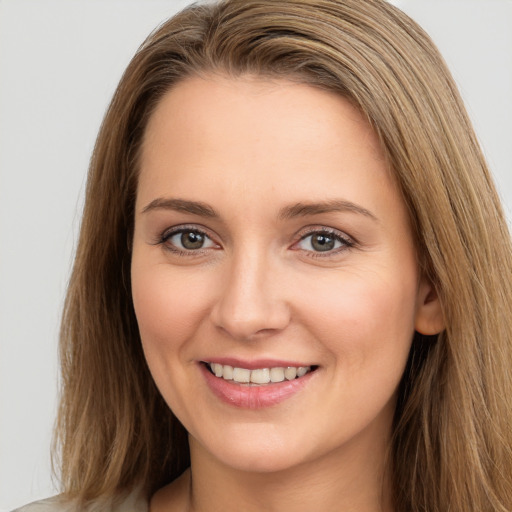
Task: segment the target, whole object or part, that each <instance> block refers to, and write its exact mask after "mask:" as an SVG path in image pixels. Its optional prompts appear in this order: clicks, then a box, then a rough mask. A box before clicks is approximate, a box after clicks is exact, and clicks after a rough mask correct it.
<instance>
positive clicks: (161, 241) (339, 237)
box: [156, 226, 356, 258]
mask: <svg viewBox="0 0 512 512" xmlns="http://www.w3.org/2000/svg"><path fill="white" fill-rule="evenodd" d="M183 233H195V234H199V235H202V236H203V237H205V239H208V240H210V241H211V242H212V244H215V242H213V240H212V238H211V237H210V236H209V235H208V233H206V231H204V230H202V229H198V228H197V227H195V226H190V227H189V226H179V227H176V228H172V229H170V230H166V231H164V232H163V233H162V234H161V235H160V236H159V237H158V239H157V241H156V244H157V245H163V246H165V248H166V250H168V251H171V252H173V253H174V254H177V255H178V256H188V257H190V256H198V255H202V254H204V252H205V251H206V250H208V249H210V248H211V247H206V248H203V247H201V248H199V249H197V250H195V249H180V248H179V247H176V246H175V245H174V244H170V243H168V242H169V240H170V239H171V238H172V237H173V236H175V235H179V234H183ZM313 235H327V236H329V237H332V238H333V239H334V241H335V242H339V243H340V244H341V246H340V247H338V248H336V249H334V250H327V251H313V250H306V249H303V251H304V252H307V253H308V254H309V256H310V257H313V258H328V257H330V256H331V257H332V256H334V255H337V254H339V253H340V252H343V251H346V250H348V249H351V248H352V247H354V246H355V245H356V242H355V241H354V240H353V239H352V238H350V237H348V236H347V235H344V234H342V233H341V232H339V231H337V230H335V229H332V228H325V227H322V228H314V229H310V230H309V231H307V232H306V233H303V234H302V235H301V237H300V238H299V240H297V241H296V242H294V244H293V246H297V245H298V244H300V243H301V242H303V241H304V240H306V239H307V238H309V237H311V236H313ZM215 245H218V244H215ZM293 250H301V249H300V248H297V249H293Z"/></svg>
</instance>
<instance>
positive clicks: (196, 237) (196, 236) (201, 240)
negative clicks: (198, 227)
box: [165, 229, 215, 251]
mask: <svg viewBox="0 0 512 512" xmlns="http://www.w3.org/2000/svg"><path fill="white" fill-rule="evenodd" d="M165 241H166V242H168V243H170V244H171V245H173V246H174V247H176V248H177V249H181V250H185V251H197V250H198V249H207V248H209V247H215V244H214V243H213V241H212V240H211V239H210V238H209V237H208V236H207V235H206V234H205V233H202V232H201V231H195V230H191V229H187V230H181V231H175V232H174V233H171V234H170V235H168V236H167V237H165Z"/></svg>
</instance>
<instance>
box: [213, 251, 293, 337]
mask: <svg viewBox="0 0 512 512" xmlns="http://www.w3.org/2000/svg"><path fill="white" fill-rule="evenodd" d="M224 277H225V280H224V283H223V285H222V286H221V290H220V293H219V295H218V298H217V301H216V303H215V304H214V306H213V308H212V313H211V318H212V321H213V323H214V324H215V326H216V327H217V328H218V329H221V330H223V331H225V332H226V333H227V334H229V335H230V336H231V337H232V338H234V339H237V340H246V341H249V340H252V339H255V338H259V337H261V336H265V335H267V336H268V335H272V334H275V333H277V332H279V331H281V330H283V329H284V328H285V327H286V326H287V325H288V324H289V322H290V308H289V305H288V302H287V301H286V300H285V287H284V286H283V283H282V278H280V277H282V276H280V275H279V270H278V269H277V268H275V266H274V268H272V265H270V263H269V261H268V258H267V257H265V255H262V254H260V255H255V254H254V253H253V254H252V255H246V256H243V255H240V257H239V258H237V259H236V260H235V259H234V260H233V262H232V263H231V265H229V266H228V268H227V269H226V274H225V275H224Z"/></svg>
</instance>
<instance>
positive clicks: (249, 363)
mask: <svg viewBox="0 0 512 512" xmlns="http://www.w3.org/2000/svg"><path fill="white" fill-rule="evenodd" d="M201 362H203V363H216V364H221V365H223V366H224V365H229V366H232V367H233V368H246V369H247V370H257V369H260V368H287V367H288V366H293V367H297V368H298V367H301V366H316V365H314V364H312V363H306V362H297V361H290V360H284V359H251V360H247V359H238V358H236V357H212V358H207V359H202V360H201Z"/></svg>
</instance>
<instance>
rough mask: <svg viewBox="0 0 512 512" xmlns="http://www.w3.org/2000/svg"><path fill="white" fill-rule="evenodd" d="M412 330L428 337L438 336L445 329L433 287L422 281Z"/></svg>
mask: <svg viewBox="0 0 512 512" xmlns="http://www.w3.org/2000/svg"><path fill="white" fill-rule="evenodd" d="M414 328H415V329H416V331H417V332H419V333H420V334H425V335H428V336H431V335H434V334H439V333H440V332H441V331H442V330H443V329H444V328H445V321H444V315H443V310H442V308H441V302H440V300H439V297H438V295H437V292H436V290H435V288H434V286H433V285H432V284H431V283H430V282H429V281H427V280H426V279H422V280H421V282H420V285H419V288H418V296H417V305H416V317H415V321H414Z"/></svg>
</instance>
